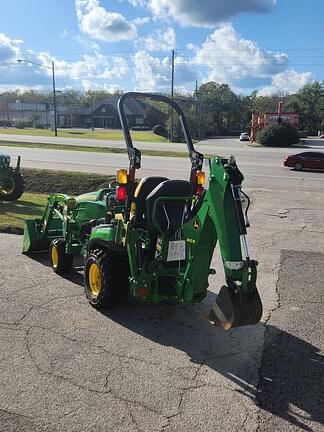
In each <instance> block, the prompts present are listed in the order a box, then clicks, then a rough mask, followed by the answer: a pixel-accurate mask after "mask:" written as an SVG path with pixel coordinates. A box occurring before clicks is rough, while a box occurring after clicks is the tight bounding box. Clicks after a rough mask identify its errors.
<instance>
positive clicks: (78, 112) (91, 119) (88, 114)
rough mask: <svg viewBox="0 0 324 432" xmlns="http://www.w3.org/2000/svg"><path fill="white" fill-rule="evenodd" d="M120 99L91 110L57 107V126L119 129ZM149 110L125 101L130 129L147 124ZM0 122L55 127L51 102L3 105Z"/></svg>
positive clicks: (100, 104)
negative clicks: (28, 123)
mask: <svg viewBox="0 0 324 432" xmlns="http://www.w3.org/2000/svg"><path fill="white" fill-rule="evenodd" d="M118 99H119V96H113V97H111V98H109V99H108V100H106V101H101V102H100V103H96V104H95V105H94V106H93V107H92V108H80V107H78V106H76V107H64V106H59V105H57V107H56V111H57V126H58V127H61V128H64V127H66V128H73V127H77V128H91V127H94V128H103V129H119V128H120V127H121V125H120V122H119V116H118V110H117V103H118ZM146 110H147V107H146V105H145V104H144V103H143V102H142V101H139V100H135V99H128V100H126V101H125V115H126V117H127V120H128V123H129V127H133V126H142V125H144V122H145V115H146ZM0 120H8V121H17V120H29V121H30V120H32V121H33V123H36V124H42V125H44V126H46V127H52V128H53V127H54V109H53V104H52V103H25V102H20V101H16V102H15V103H0Z"/></svg>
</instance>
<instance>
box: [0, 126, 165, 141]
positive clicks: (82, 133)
mask: <svg viewBox="0 0 324 432" xmlns="http://www.w3.org/2000/svg"><path fill="white" fill-rule="evenodd" d="M0 134H7V135H34V136H54V132H53V131H51V130H49V129H33V128H30V129H16V128H0ZM57 135H58V136H59V137H62V138H88V139H98V140H118V141H120V140H121V141H123V140H124V135H123V132H122V131H121V130H94V131H92V130H90V129H84V130H82V129H77V130H76V129H64V130H63V129H59V130H58V133H57ZM131 136H132V139H133V141H145V142H168V141H167V140H166V139H165V138H163V137H161V136H159V135H155V134H154V133H153V132H150V131H131Z"/></svg>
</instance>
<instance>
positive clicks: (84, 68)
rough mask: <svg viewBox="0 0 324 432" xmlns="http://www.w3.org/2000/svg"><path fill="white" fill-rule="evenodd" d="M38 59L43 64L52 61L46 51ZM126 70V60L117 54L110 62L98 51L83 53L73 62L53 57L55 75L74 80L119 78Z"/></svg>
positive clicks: (46, 64) (48, 63)
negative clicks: (81, 56)
mask: <svg viewBox="0 0 324 432" xmlns="http://www.w3.org/2000/svg"><path fill="white" fill-rule="evenodd" d="M38 59H39V61H40V62H41V63H42V64H43V65H45V66H48V65H50V64H51V61H52V58H51V57H50V55H49V54H48V53H40V54H39V55H38ZM49 72H50V71H49ZM127 72H128V64H127V62H126V60H125V59H124V58H122V57H117V56H116V57H113V58H112V64H111V63H110V62H109V61H108V59H107V57H106V56H105V55H103V54H100V53H94V54H91V55H90V54H85V55H84V56H83V58H82V59H81V60H78V61H75V62H67V61H66V60H59V59H55V74H56V76H57V77H59V78H66V79H69V80H74V81H80V80H84V81H86V80H92V81H93V80H96V79H97V80H111V79H116V80H120V79H122V78H123V77H125V75H126V74H127Z"/></svg>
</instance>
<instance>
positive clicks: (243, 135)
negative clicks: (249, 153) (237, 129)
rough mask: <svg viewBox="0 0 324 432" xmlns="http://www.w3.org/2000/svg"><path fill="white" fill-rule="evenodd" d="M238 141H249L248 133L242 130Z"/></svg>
mask: <svg viewBox="0 0 324 432" xmlns="http://www.w3.org/2000/svg"><path fill="white" fill-rule="evenodd" d="M240 141H250V137H249V134H248V133H247V132H242V133H241V135H240Z"/></svg>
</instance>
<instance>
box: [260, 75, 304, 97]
mask: <svg viewBox="0 0 324 432" xmlns="http://www.w3.org/2000/svg"><path fill="white" fill-rule="evenodd" d="M312 81H313V75H312V74H311V72H304V73H298V72H296V71H295V70H293V69H288V70H286V71H285V72H281V73H278V74H276V75H274V76H273V77H272V83H271V85H269V86H265V87H264V88H263V89H261V90H260V91H259V92H258V95H259V96H271V95H278V94H287V93H288V94H292V93H296V92H297V91H298V90H299V89H300V88H302V87H303V86H304V85H306V84H309V83H311V82H312Z"/></svg>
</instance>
